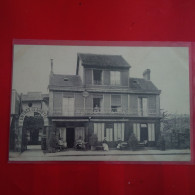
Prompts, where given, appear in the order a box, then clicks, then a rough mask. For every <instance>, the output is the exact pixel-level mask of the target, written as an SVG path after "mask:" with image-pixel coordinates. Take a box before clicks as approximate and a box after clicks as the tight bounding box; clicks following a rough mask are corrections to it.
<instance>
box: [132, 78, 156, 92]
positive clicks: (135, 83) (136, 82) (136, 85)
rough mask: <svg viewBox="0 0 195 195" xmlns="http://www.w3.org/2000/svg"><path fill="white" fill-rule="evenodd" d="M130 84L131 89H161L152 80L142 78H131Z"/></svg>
mask: <svg viewBox="0 0 195 195" xmlns="http://www.w3.org/2000/svg"><path fill="white" fill-rule="evenodd" d="M129 86H130V89H133V90H148V91H156V90H159V89H158V88H157V87H156V86H155V85H154V84H153V83H152V81H148V80H146V79H142V78H129Z"/></svg>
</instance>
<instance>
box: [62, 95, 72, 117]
mask: <svg viewBox="0 0 195 195" xmlns="http://www.w3.org/2000/svg"><path fill="white" fill-rule="evenodd" d="M62 106H63V108H62V113H63V115H64V116H73V115H74V98H72V97H66V98H63V102H62Z"/></svg>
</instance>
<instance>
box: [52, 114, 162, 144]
mask: <svg viewBox="0 0 195 195" xmlns="http://www.w3.org/2000/svg"><path fill="white" fill-rule="evenodd" d="M52 126H53V127H54V129H55V135H56V137H57V139H62V140H63V141H64V142H66V143H67V147H68V148H74V145H75V142H76V141H77V140H78V139H82V140H83V141H84V142H87V143H88V142H89V139H90V137H91V136H92V135H93V134H95V135H96V136H97V140H98V142H99V143H102V142H104V141H106V142H107V143H108V145H109V146H110V147H115V146H116V143H118V141H119V140H120V141H123V142H127V143H128V141H129V139H130V136H131V135H132V134H134V135H135V137H136V138H137V141H138V143H144V144H145V146H155V145H156V142H157V140H158V137H159V133H160V119H151V118H150V119H137V118H134V119H119V118H117V119H91V120H87V119H52Z"/></svg>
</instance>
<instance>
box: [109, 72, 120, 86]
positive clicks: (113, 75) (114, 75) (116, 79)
mask: <svg viewBox="0 0 195 195" xmlns="http://www.w3.org/2000/svg"><path fill="white" fill-rule="evenodd" d="M110 84H111V85H120V84H121V74H120V72H119V71H111V72H110Z"/></svg>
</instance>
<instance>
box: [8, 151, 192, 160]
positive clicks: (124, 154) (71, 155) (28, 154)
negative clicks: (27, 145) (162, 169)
mask: <svg viewBox="0 0 195 195" xmlns="http://www.w3.org/2000/svg"><path fill="white" fill-rule="evenodd" d="M189 160H190V150H189V149H185V150H165V151H160V150H154V149H153V150H137V151H131V150H128V151H125V150H109V151H91V150H88V151H75V150H66V151H61V152H56V153H43V151H42V150H40V149H39V148H37V149H29V150H26V151H24V152H23V153H21V154H20V155H19V156H15V157H13V156H10V161H189Z"/></svg>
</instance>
